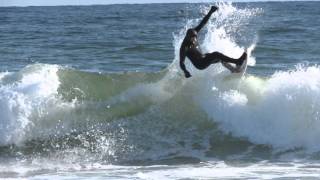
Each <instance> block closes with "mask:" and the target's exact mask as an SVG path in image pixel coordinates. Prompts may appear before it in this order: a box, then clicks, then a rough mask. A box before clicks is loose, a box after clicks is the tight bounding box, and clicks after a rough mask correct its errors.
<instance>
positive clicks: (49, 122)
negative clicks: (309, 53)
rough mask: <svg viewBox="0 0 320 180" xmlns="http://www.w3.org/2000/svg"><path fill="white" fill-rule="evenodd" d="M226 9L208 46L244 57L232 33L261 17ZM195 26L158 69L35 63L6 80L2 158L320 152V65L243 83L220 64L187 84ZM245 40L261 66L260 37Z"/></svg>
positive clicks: (141, 159) (1, 104)
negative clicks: (182, 58) (183, 55)
mask: <svg viewBox="0 0 320 180" xmlns="http://www.w3.org/2000/svg"><path fill="white" fill-rule="evenodd" d="M220 8H221V9H220V11H219V14H217V15H216V17H215V18H216V20H215V22H216V23H213V22H210V24H209V28H208V31H207V32H206V34H205V38H204V41H203V42H204V43H203V44H202V45H201V46H202V47H203V49H204V50H205V51H211V50H212V49H214V50H218V51H221V52H223V53H228V52H229V54H230V52H232V54H231V56H234V57H238V56H239V55H240V54H241V53H242V51H243V50H244V48H243V47H239V46H238V45H237V44H236V43H235V41H234V40H233V38H232V37H231V36H230V35H228V34H230V32H233V31H235V32H236V31H237V29H238V27H239V26H242V24H245V23H246V22H247V21H249V20H250V17H253V16H256V15H257V14H258V13H259V12H260V10H258V9H244V10H237V9H236V8H235V7H233V6H232V5H231V4H221V5H220ZM231 17H233V18H231ZM226 19H229V20H228V21H227V20H226ZM230 19H231V20H230ZM195 21H197V20H191V21H188V23H187V25H186V27H185V29H183V30H181V32H180V33H179V34H176V35H175V40H174V47H175V59H174V61H173V62H172V64H170V65H169V66H168V67H167V68H166V69H164V70H163V71H160V72H148V73H146V72H145V73H144V72H121V73H118V74H116V73H113V74H110V73H109V74H108V73H93V72H83V71H79V70H76V69H70V68H66V67H61V66H58V65H49V64H33V65H29V66H27V67H25V68H23V69H21V70H20V71H18V72H6V73H1V74H0V114H1V117H0V146H1V148H0V151H2V152H7V153H9V154H10V153H13V154H14V153H16V152H19V153H23V154H30V155H35V156H37V155H38V154H40V155H46V154H49V155H50V157H51V158H52V159H55V158H58V159H65V160H71V161H89V162H92V161H93V162H95V161H99V162H101V161H102V162H107V163H108V162H119V163H148V160H149V161H150V163H152V161H157V160H168V159H171V158H173V159H175V158H180V159H184V160H185V161H186V162H188V161H198V160H199V159H201V158H207V157H219V158H224V157H226V156H229V155H234V154H237V155H242V157H250V158H261V157H263V156H272V155H274V152H285V151H303V152H318V151H319V150H320V146H319V140H318V137H319V135H320V131H319V128H318V127H319V125H320V124H319V110H320V103H319V102H320V99H319V98H320V78H319V77H320V68H319V67H318V66H303V65H299V66H297V67H296V69H293V70H291V71H283V72H276V73H274V74H273V75H272V76H270V77H258V76H254V75H250V74H246V75H245V76H243V77H241V76H238V75H230V74H229V72H227V71H226V70H224V69H223V68H222V67H221V65H219V64H217V65H214V66H212V67H211V68H209V69H208V70H206V71H197V70H195V69H194V68H192V66H190V65H189V64H188V68H189V69H191V71H192V75H193V77H192V78H191V79H185V78H184V77H183V76H182V74H181V72H180V71H179V67H178V64H179V63H178V49H179V44H180V43H181V41H182V38H183V34H184V32H185V31H186V29H187V28H188V27H190V26H191V24H194V23H195ZM222 22H223V23H222ZM225 23H229V25H230V26H228V28H230V29H227V28H226V27H227V26H224V25H223V24H225ZM232 27H234V28H232ZM227 31H228V33H226V32H227ZM231 34H232V33H231ZM248 36H249V37H248V39H249V40H248V41H249V43H248V44H249V45H250V48H249V49H248V51H249V54H250V58H249V64H250V65H252V66H254V64H255V59H254V57H253V56H252V55H251V51H252V50H253V49H254V46H255V37H251V36H250V35H248ZM213 42H214V43H213ZM265 152H266V153H265ZM15 155H17V154H15ZM276 155H277V154H276ZM276 155H275V156H276ZM168 161H169V160H168Z"/></svg>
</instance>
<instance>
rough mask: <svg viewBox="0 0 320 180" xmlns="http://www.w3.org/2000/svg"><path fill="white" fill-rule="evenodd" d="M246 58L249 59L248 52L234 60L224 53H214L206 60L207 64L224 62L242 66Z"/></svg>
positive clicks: (206, 57)
mask: <svg viewBox="0 0 320 180" xmlns="http://www.w3.org/2000/svg"><path fill="white" fill-rule="evenodd" d="M246 58H247V53H246V52H244V53H243V54H242V56H241V57H240V58H239V59H234V58H231V57H228V56H226V55H224V54H222V53H219V52H213V53H209V54H206V56H205V58H204V60H205V61H207V62H211V64H213V63H217V62H219V61H220V60H221V61H222V62H226V63H234V64H236V65H241V64H242V63H243V61H244V60H245V59H246Z"/></svg>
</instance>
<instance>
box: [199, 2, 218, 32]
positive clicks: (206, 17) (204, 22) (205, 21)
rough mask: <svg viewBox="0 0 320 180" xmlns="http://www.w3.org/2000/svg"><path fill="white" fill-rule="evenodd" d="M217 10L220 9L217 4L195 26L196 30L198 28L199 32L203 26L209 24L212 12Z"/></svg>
mask: <svg viewBox="0 0 320 180" xmlns="http://www.w3.org/2000/svg"><path fill="white" fill-rule="evenodd" d="M216 10H218V7H216V6H212V7H211V9H210V11H209V12H208V14H207V15H206V16H205V17H204V18H203V19H202V21H201V22H200V24H199V25H198V26H197V27H196V28H195V30H196V31H197V32H199V31H200V30H201V29H202V28H203V26H204V25H206V24H207V22H208V20H209V18H210V16H211V15H212V13H214V12H215V11H216Z"/></svg>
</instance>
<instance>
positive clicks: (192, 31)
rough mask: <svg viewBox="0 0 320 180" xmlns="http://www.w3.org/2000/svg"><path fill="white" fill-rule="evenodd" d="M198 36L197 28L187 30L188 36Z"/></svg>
mask: <svg viewBox="0 0 320 180" xmlns="http://www.w3.org/2000/svg"><path fill="white" fill-rule="evenodd" d="M197 36H198V33H197V31H196V30H194V29H188V31H187V37H188V38H194V37H197Z"/></svg>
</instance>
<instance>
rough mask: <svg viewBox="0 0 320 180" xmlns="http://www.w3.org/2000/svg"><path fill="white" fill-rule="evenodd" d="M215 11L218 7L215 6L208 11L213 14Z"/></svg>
mask: <svg viewBox="0 0 320 180" xmlns="http://www.w3.org/2000/svg"><path fill="white" fill-rule="evenodd" d="M216 10H218V7H217V6H211V9H210V11H212V12H215V11H216Z"/></svg>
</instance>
